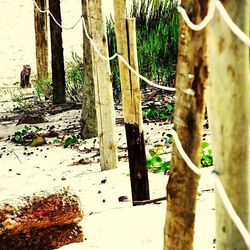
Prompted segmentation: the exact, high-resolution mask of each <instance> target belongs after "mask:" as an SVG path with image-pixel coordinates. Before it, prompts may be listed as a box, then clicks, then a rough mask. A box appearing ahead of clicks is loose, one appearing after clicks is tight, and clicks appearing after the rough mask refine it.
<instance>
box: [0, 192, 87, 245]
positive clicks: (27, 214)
mask: <svg viewBox="0 0 250 250" xmlns="http://www.w3.org/2000/svg"><path fill="white" fill-rule="evenodd" d="M82 218H83V213H82V210H81V204H80V200H79V198H78V197H77V195H75V194H74V193H73V192H72V191H70V190H69V188H60V189H58V188H57V189H53V190H52V191H41V192H38V193H34V194H33V195H32V196H25V197H16V198H14V199H12V200H4V201H1V202H0V246H1V249H13V250H14V249H53V248H58V247H60V246H63V245H66V244H69V243H73V242H80V241H82V240H83V234H82V232H81V230H80V227H79V226H77V224H78V223H79V222H80V221H81V220H82ZM31 246H32V247H31ZM5 247H6V248H5Z"/></svg>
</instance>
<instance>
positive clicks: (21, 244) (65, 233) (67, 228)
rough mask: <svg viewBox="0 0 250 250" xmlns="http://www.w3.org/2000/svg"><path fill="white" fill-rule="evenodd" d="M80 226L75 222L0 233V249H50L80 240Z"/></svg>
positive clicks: (81, 237) (81, 239)
mask: <svg viewBox="0 0 250 250" xmlns="http://www.w3.org/2000/svg"><path fill="white" fill-rule="evenodd" d="M82 241H83V233H82V230H81V227H79V226H78V225H75V224H73V225H72V224H70V225H64V226H56V227H48V228H43V229H36V228H33V229H32V230H31V231H29V232H26V233H22V232H19V233H18V234H15V235H8V234H5V235H1V237H0V249H1V250H20V249H21V250H52V249H57V248H59V247H62V246H65V245H68V244H70V243H76V242H82Z"/></svg>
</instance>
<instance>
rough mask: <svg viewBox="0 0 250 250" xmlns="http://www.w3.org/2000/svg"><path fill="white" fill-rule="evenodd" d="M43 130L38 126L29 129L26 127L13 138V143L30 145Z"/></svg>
mask: <svg viewBox="0 0 250 250" xmlns="http://www.w3.org/2000/svg"><path fill="white" fill-rule="evenodd" d="M40 130H41V129H40V128H39V127H36V126H32V127H28V126H24V127H23V128H22V130H20V131H16V132H15V133H14V135H13V136H12V138H11V141H13V142H15V143H18V144H23V145H26V144H29V143H30V141H32V140H34V139H35V138H37V137H38V132H39V131H40Z"/></svg>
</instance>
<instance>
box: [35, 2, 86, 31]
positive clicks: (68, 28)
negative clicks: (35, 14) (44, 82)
mask: <svg viewBox="0 0 250 250" xmlns="http://www.w3.org/2000/svg"><path fill="white" fill-rule="evenodd" d="M32 1H33V4H34V5H35V7H36V8H37V9H38V11H39V12H41V13H45V12H46V13H47V14H48V15H50V16H51V17H52V19H53V20H54V22H55V23H56V24H57V26H59V27H60V28H61V29H64V30H72V29H74V28H75V27H76V25H77V24H78V23H79V22H80V21H81V19H82V17H80V18H79V19H78V20H77V21H76V22H75V24H73V25H72V26H70V27H64V26H62V25H61V24H60V23H59V22H58V21H57V20H56V18H55V17H54V16H53V14H52V13H51V11H50V10H49V9H46V10H41V9H40V8H39V6H38V5H37V3H36V1H35V0H32Z"/></svg>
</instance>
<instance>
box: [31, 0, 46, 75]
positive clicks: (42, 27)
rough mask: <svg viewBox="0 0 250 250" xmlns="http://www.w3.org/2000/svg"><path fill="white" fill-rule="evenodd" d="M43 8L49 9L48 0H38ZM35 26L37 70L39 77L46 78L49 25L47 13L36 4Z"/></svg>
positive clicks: (38, 3)
mask: <svg viewBox="0 0 250 250" xmlns="http://www.w3.org/2000/svg"><path fill="white" fill-rule="evenodd" d="M36 3H37V5H38V7H39V8H40V9H41V10H46V9H47V0H36ZM34 26H35V39H36V70H37V79H38V80H44V79H47V78H48V27H47V13H46V12H44V13H41V12H40V11H39V10H38V9H37V8H36V6H34Z"/></svg>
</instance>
